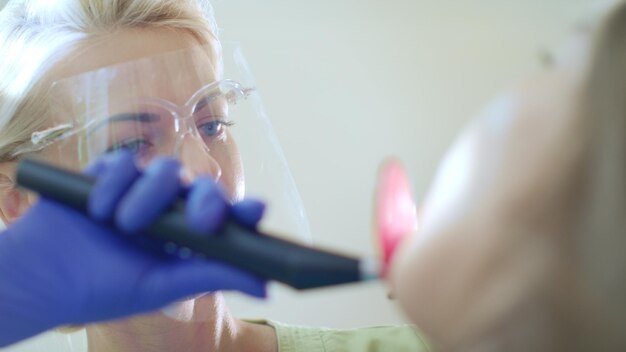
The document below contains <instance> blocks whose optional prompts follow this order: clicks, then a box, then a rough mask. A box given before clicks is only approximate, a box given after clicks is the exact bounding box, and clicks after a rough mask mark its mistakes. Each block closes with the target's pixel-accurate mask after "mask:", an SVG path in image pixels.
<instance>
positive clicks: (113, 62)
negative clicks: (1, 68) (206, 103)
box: [53, 29, 222, 107]
mask: <svg viewBox="0 0 626 352" xmlns="http://www.w3.org/2000/svg"><path fill="white" fill-rule="evenodd" d="M219 59H220V46H219V42H217V41H209V42H205V43H200V41H198V40H197V39H196V38H195V37H194V36H192V35H191V34H189V33H187V32H181V31H173V30H167V29H139V30H128V31H122V32H119V33H115V34H110V35H107V37H106V38H98V39H94V40H92V41H88V42H86V43H85V44H84V45H81V47H80V48H78V49H77V50H76V52H75V55H72V56H71V57H69V58H68V60H66V63H64V64H63V65H60V66H59V67H57V68H56V70H55V72H53V74H54V77H53V79H55V81H56V82H57V83H56V84H55V87H54V88H53V91H58V93H60V94H59V95H57V96H58V97H63V99H62V101H60V100H57V103H59V102H62V103H63V105H65V104H66V103H68V102H67V101H65V100H67V98H69V99H70V100H74V102H75V103H79V104H80V105H83V107H84V104H85V102H87V103H88V104H98V105H100V104H108V105H111V103H115V102H119V101H120V100H128V99H133V98H140V97H158V98H163V99H167V100H169V101H172V102H173V103H176V104H179V105H182V104H183V103H184V102H185V101H186V100H187V99H188V98H189V97H190V96H191V95H192V94H193V93H194V92H195V91H196V90H198V89H199V88H200V87H202V86H204V85H206V84H208V83H211V82H214V81H215V80H218V79H220V78H221V74H222V73H221V66H220V60H219ZM68 93H69V96H68Z"/></svg>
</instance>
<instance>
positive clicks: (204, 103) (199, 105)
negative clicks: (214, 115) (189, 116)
mask: <svg viewBox="0 0 626 352" xmlns="http://www.w3.org/2000/svg"><path fill="white" fill-rule="evenodd" d="M213 99H215V95H206V96H204V97H203V98H202V99H200V101H198V103H197V104H196V106H194V108H193V113H194V114H195V113H197V112H198V111H200V110H202V109H203V108H204V107H205V106H207V105H209V104H210V103H211V101H212V100H213Z"/></svg>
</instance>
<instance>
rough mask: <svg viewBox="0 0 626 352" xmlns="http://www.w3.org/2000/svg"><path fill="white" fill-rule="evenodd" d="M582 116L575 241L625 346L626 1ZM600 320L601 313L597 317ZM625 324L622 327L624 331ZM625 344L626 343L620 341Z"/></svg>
mask: <svg viewBox="0 0 626 352" xmlns="http://www.w3.org/2000/svg"><path fill="white" fill-rule="evenodd" d="M586 79H587V80H586V83H585V86H584V87H583V89H584V90H583V100H582V109H581V112H582V116H581V117H582V119H581V121H583V124H584V128H585V130H586V131H585V132H586V135H587V138H588V140H587V141H581V143H586V144H587V145H588V149H587V155H586V158H585V159H586V165H585V170H587V171H586V174H585V175H584V177H585V178H586V182H585V183H586V189H585V190H584V191H585V193H586V195H587V196H586V197H587V198H586V200H585V204H586V206H584V208H583V212H582V214H581V217H580V219H579V221H580V222H579V224H580V226H579V230H578V233H577V235H578V236H579V237H578V240H577V241H576V244H577V246H578V248H577V255H578V260H579V263H580V271H581V273H580V274H581V275H580V276H581V277H582V280H583V281H584V286H585V287H588V288H590V289H591V291H590V292H586V295H588V297H585V298H587V299H589V298H591V301H594V302H596V304H597V306H596V307H593V310H595V312H594V314H595V317H597V321H592V323H593V324H597V325H599V326H598V328H599V329H606V330H613V331H612V332H610V331H607V335H608V336H612V337H613V338H617V341H612V342H609V341H607V343H608V345H607V348H606V349H603V348H602V347H600V346H598V345H595V346H596V347H594V349H597V350H613V349H614V348H618V349H620V350H623V348H624V347H625V346H626V334H625V333H624V332H625V331H626V330H625V329H626V2H621V3H620V4H617V6H615V7H614V8H613V9H612V11H611V12H610V13H609V14H608V16H607V17H606V18H605V20H604V22H603V23H602V24H601V26H600V28H599V30H598V31H597V33H596V38H595V40H594V48H593V50H592V57H591V62H590V66H589V69H588V72H587V77H586ZM593 320H596V319H593ZM620 330H621V331H620ZM618 346H621V347H618Z"/></svg>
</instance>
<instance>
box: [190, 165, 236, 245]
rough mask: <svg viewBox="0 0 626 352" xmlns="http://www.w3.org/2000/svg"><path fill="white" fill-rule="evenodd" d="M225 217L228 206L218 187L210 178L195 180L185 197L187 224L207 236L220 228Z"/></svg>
mask: <svg viewBox="0 0 626 352" xmlns="http://www.w3.org/2000/svg"><path fill="white" fill-rule="evenodd" d="M227 215H228V204H227V203H226V197H225V195H224V192H223V191H222V189H221V188H220V186H219V185H217V184H216V183H215V182H214V181H213V180H212V179H210V178H206V177H201V178H198V179H196V180H195V181H194V182H193V185H192V187H191V189H190V190H189V193H188V196H187V204H186V208H185V217H186V219H187V224H188V225H189V226H191V228H193V229H194V230H196V231H198V232H200V233H203V234H207V235H209V234H212V233H214V232H215V231H216V230H217V229H218V228H219V227H220V226H222V224H223V223H224V221H225V220H226V216H227Z"/></svg>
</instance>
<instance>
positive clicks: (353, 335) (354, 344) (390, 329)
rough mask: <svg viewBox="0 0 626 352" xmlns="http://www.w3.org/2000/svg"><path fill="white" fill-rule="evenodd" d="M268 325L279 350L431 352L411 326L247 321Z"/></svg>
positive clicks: (308, 351)
mask: <svg viewBox="0 0 626 352" xmlns="http://www.w3.org/2000/svg"><path fill="white" fill-rule="evenodd" d="M251 322H253V323H257V324H265V325H269V326H272V327H273V328H274V330H276V336H277V337H278V351H279V352H304V351H306V352H339V351H341V352H359V351H363V352H390V351H394V352H404V351H406V352H423V351H424V352H425V351H432V349H431V348H430V347H429V346H428V344H427V343H426V341H425V340H424V338H423V337H422V336H420V335H419V333H418V331H417V330H416V329H415V327H414V326H411V325H398V326H373V327H366V328H358V329H346V330H335V329H328V328H311V327H303V326H294V325H287V324H283V323H279V322H275V321H270V320H256V321H251Z"/></svg>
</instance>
